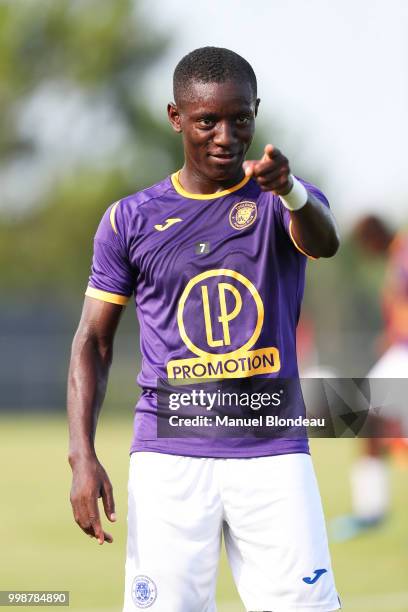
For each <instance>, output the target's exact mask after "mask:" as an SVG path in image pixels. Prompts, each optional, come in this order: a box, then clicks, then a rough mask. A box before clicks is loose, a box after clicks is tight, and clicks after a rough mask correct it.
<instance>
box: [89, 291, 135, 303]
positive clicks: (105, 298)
mask: <svg viewBox="0 0 408 612" xmlns="http://www.w3.org/2000/svg"><path fill="white" fill-rule="evenodd" d="M85 295H87V296H88V297H91V298H95V299H96V300H101V301H102V302H109V303H110V304H118V305H119V306H126V304H127V303H128V301H129V300H130V296H129V297H126V295H118V294H117V293H109V292H108V291H102V290H101V289H95V287H88V288H87V290H86V291H85Z"/></svg>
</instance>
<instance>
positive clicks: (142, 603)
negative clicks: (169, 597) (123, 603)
mask: <svg viewBox="0 0 408 612" xmlns="http://www.w3.org/2000/svg"><path fill="white" fill-rule="evenodd" d="M156 598H157V587H156V585H155V583H154V582H153V580H152V579H151V578H149V577H148V576H136V577H135V579H134V580H133V583H132V599H133V602H134V604H135V606H136V607H137V608H142V609H144V608H150V606H152V605H153V604H154V602H155V601H156Z"/></svg>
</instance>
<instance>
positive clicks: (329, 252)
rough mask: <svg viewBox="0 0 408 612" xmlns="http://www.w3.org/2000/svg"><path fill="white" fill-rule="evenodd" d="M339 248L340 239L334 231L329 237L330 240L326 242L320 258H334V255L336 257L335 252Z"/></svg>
mask: <svg viewBox="0 0 408 612" xmlns="http://www.w3.org/2000/svg"><path fill="white" fill-rule="evenodd" d="M339 248H340V238H339V235H338V232H337V231H336V230H335V231H334V232H333V235H332V236H330V239H329V240H328V241H327V243H326V245H325V248H324V249H323V252H322V253H321V254H320V257H326V258H329V257H334V255H336V253H337V251H338V250H339Z"/></svg>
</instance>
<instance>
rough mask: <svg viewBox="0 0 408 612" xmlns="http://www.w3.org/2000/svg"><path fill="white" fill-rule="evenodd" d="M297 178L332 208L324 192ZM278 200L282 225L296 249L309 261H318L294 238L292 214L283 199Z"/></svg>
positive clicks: (317, 197) (318, 198)
mask: <svg viewBox="0 0 408 612" xmlns="http://www.w3.org/2000/svg"><path fill="white" fill-rule="evenodd" d="M295 178H297V180H298V181H300V182H301V183H302V184H303V185H304V186H305V187H306V189H307V190H308V192H309V193H311V194H312V195H314V196H315V198H316V199H317V200H320V202H321V203H322V204H324V206H326V207H327V208H330V204H329V201H328V199H327V198H326V196H325V195H324V193H323V192H322V191H320V189H319V188H318V187H316V186H315V185H312V183H308V182H307V181H305V180H303V179H301V178H299V177H295ZM276 199H277V200H278V204H277V208H278V214H279V216H280V220H281V223H282V225H283V227H284V229H285V231H286V233H287V234H288V236H289V238H290V239H291V241H292V242H293V244H294V246H295V247H296V249H297V250H298V251H299V252H300V253H302V255H305V256H306V257H308V258H309V259H316V257H312V255H309V254H308V253H306V252H305V251H304V250H303V249H302V248H301V247H300V246H299V245H298V244H297V242H296V240H295V238H294V236H293V232H292V220H291V218H290V212H289V211H288V209H287V208H286V207H285V206H284V205H283V204H282V201H281V199H280V198H279V197H278V198H276Z"/></svg>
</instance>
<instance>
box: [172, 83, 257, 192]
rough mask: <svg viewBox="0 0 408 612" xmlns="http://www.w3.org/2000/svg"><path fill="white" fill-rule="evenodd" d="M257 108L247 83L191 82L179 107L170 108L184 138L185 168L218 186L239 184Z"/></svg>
mask: <svg viewBox="0 0 408 612" xmlns="http://www.w3.org/2000/svg"><path fill="white" fill-rule="evenodd" d="M258 104H259V100H257V99H256V98H255V96H254V94H253V91H252V88H251V86H250V84H249V83H248V82H242V83H241V82H239V81H236V80H230V81H225V82H224V83H202V82H199V81H193V82H191V83H190V85H189V86H188V89H187V90H186V92H185V95H184V97H183V98H182V99H181V100H179V101H178V105H173V104H169V106H168V114H169V119H170V122H171V124H172V126H173V128H174V130H175V131H176V132H181V133H182V135H183V142H184V155H185V159H186V167H187V168H188V169H189V170H190V171H191V172H194V174H195V175H196V176H201V177H203V178H205V179H208V180H212V181H215V182H217V181H219V182H227V181H230V180H231V181H234V180H240V178H242V175H243V171H242V162H243V161H244V159H245V154H246V152H247V150H248V148H249V146H250V144H251V141H252V138H253V135H254V131H255V116H256V113H257V110H258Z"/></svg>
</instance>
